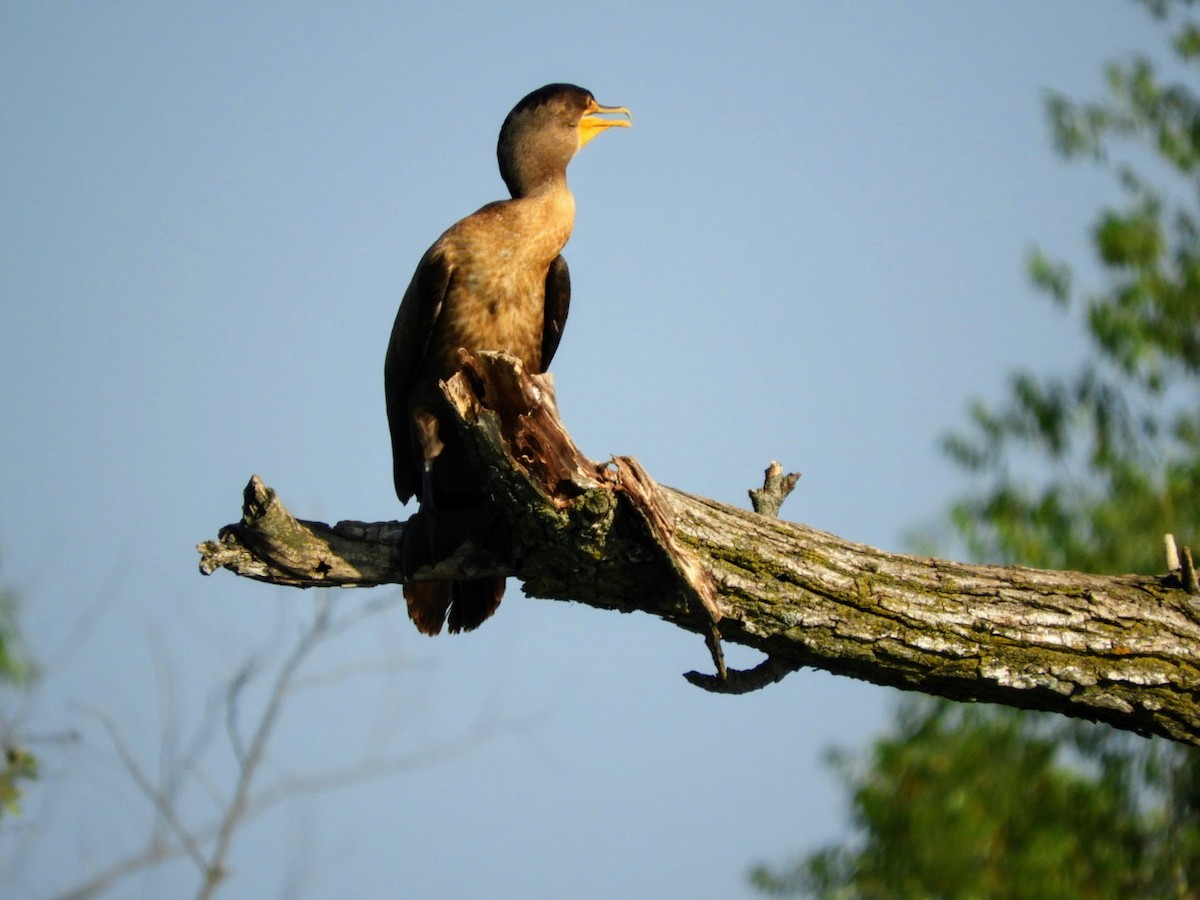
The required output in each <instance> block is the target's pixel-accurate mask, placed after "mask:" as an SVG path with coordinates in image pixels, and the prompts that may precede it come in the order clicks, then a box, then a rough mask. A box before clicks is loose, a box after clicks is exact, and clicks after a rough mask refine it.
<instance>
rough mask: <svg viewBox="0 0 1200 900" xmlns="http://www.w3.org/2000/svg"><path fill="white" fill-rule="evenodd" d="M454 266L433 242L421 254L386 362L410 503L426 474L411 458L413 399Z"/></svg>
mask: <svg viewBox="0 0 1200 900" xmlns="http://www.w3.org/2000/svg"><path fill="white" fill-rule="evenodd" d="M450 275H451V268H450V266H449V264H448V263H447V262H446V260H445V257H444V256H443V255H442V253H441V249H440V247H439V246H438V244H434V245H433V246H432V247H430V248H429V250H428V251H427V252H426V253H425V255H424V256H423V257H421V262H420V263H419V264H418V265H417V271H416V272H414V273H413V277H412V281H411V282H409V285H408V290H406V291H405V292H404V299H403V300H402V301H401V303H400V309H399V311H398V312H397V313H396V321H395V323H394V324H393V325H392V338H391V340H390V341H389V342H388V350H387V357H386V359H385V360H384V364H383V384H384V395H385V397H386V398H387V415H388V428H389V429H390V431H391V433H392V472H393V477H394V479H395V483H396V496H398V497H399V498H400V501H401V502H402V503H407V502H408V500H409V498H410V497H412V496H413V494H415V493H416V492H417V491H418V490H419V489H420V485H421V472H420V469H419V467H418V466H417V465H416V462H415V461H414V460H413V458H412V449H411V448H412V442H411V439H410V431H409V429H410V427H411V423H410V421H409V412H408V397H409V394H411V393H412V390H413V387H414V384H415V382H416V380H417V375H418V374H419V373H420V370H421V364H422V363H423V362H424V361H425V355H426V353H428V351H429V339H430V336H431V335H432V334H433V326H434V323H435V322H436V321H437V317H438V315H439V314H440V313H441V311H442V302H443V300H444V299H445V297H446V291H447V290H448V289H449V286H450Z"/></svg>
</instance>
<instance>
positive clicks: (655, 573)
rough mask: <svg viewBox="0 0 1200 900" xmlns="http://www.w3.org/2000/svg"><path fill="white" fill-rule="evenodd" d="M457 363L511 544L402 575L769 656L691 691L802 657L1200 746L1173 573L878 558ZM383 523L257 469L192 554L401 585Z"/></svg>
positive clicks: (457, 408) (1188, 617)
mask: <svg viewBox="0 0 1200 900" xmlns="http://www.w3.org/2000/svg"><path fill="white" fill-rule="evenodd" d="M465 362H466V368H465V371H464V372H463V373H461V374H460V375H458V376H456V377H455V378H453V379H451V381H450V382H448V383H447V384H446V386H445V394H446V398H447V401H448V403H449V407H450V409H451V410H453V412H454V414H455V415H456V416H457V418H458V423H459V427H460V428H461V430H462V434H463V436H464V438H465V439H466V440H467V441H468V442H469V445H470V446H471V447H472V448H473V449H474V452H475V453H476V454H477V456H478V460H479V464H480V466H481V467H482V470H483V471H487V472H488V473H489V475H490V477H491V478H492V489H493V492H494V494H495V496H496V497H497V498H498V499H499V500H500V501H501V502H502V503H503V505H504V508H505V509H506V510H507V511H508V515H509V519H510V521H509V525H510V527H511V533H512V535H513V539H512V552H511V555H510V558H509V559H508V560H495V559H488V558H486V557H484V556H483V555H482V554H481V553H480V552H479V551H478V550H476V549H475V548H473V547H471V546H470V545H467V546H464V547H463V548H461V549H460V551H459V552H458V553H456V554H455V557H454V558H453V559H450V560H447V561H445V562H443V563H440V564H439V565H438V566H437V569H436V570H428V571H422V572H419V573H417V575H416V576H415V577H420V578H438V577H440V578H446V577H469V576H472V575H479V574H484V573H507V574H512V575H515V576H516V577H517V578H519V579H520V580H521V581H522V582H523V583H524V589H525V592H526V593H527V594H528V595H530V596H534V597H542V598H547V599H558V600H571V601H575V602H579V603H586V604H588V605H590V606H595V607H598V608H601V609H613V610H618V611H621V612H631V611H633V610H638V611H641V612H647V613H650V614H652V615H655V616H658V617H659V618H662V619H666V620H667V621H669V622H671V623H673V624H675V625H677V626H678V627H680V628H684V629H687V630H689V631H693V632H696V633H698V634H701V635H704V636H706V638H708V639H709V640H710V644H711V642H712V635H713V634H714V629H719V633H720V636H721V637H722V638H723V639H724V640H727V641H734V642H736V643H740V644H745V645H747V646H750V647H754V648H756V649H759V650H761V651H763V652H764V653H766V654H767V657H768V659H767V661H766V662H765V663H763V664H762V665H761V666H758V667H756V668H755V669H752V670H750V671H748V672H741V673H738V672H731V673H729V678H728V679H721V678H719V677H716V678H714V677H713V676H700V675H695V674H694V673H693V674H692V675H691V676H690V678H691V680H692V681H693V682H694V683H697V684H700V685H701V686H703V687H706V688H709V689H715V690H722V691H725V692H742V691H746V690H752V689H755V688H757V687H762V686H764V685H766V684H770V683H772V682H773V681H778V680H779V679H780V678H782V677H783V676H784V675H786V673H787V672H789V671H792V670H795V669H797V668H800V667H803V666H812V667H815V668H821V669H825V670H827V671H830V672H834V673H837V674H842V675H849V676H851V677H854V678H861V679H865V680H867V681H871V682H874V683H876V684H883V685H892V686H895V687H900V688H906V689H911V690H919V691H923V692H926V693H930V694H936V695H940V696H944V697H950V698H953V699H958V700H985V701H990V702H996V703H1003V704H1006V705H1009V706H1015V707H1021V708H1030V709H1044V710H1050V711H1054V712H1059V713H1063V714H1065V715H1071V716H1078V717H1082V718H1088V719H1094V720H1099V721H1104V722H1108V723H1110V724H1112V725H1114V726H1116V727H1118V728H1124V729H1128V730H1131V731H1136V732H1139V733H1143V734H1159V735H1163V736H1166V737H1168V738H1171V739H1173V740H1177V741H1182V742H1184V743H1189V744H1193V745H1196V746H1200V703H1198V702H1197V691H1198V690H1200V613H1198V612H1197V610H1196V609H1195V608H1194V607H1193V602H1194V601H1193V598H1191V597H1189V595H1188V594H1187V592H1186V591H1185V590H1183V589H1182V587H1183V585H1182V582H1181V573H1180V572H1172V573H1170V574H1168V575H1166V576H1163V577H1146V576H1132V575H1131V576H1119V577H1109V576H1098V575H1087V574H1082V573H1077V572H1050V571H1041V570H1035V569H1027V568H1022V567H996V566H973V565H965V564H962V563H955V562H949V561H946V560H938V559H929V558H922V557H913V556H905V555H900V554H893V553H885V552H883V551H880V550H876V549H875V548H872V547H867V546H864V545H861V544H854V543H851V542H850V541H846V540H843V539H842V538H839V537H836V536H834V535H831V534H827V533H825V532H821V531H817V530H815V529H812V528H808V527H807V526H804V525H797V524H793V523H788V522H782V521H779V520H777V519H774V518H770V517H768V516H764V515H758V514H755V513H751V512H748V511H745V510H741V509H736V508H734V507H730V506H726V505H724V504H720V503H717V502H715V501H713V500H708V499H705V498H703V497H696V496H692V495H689V494H685V493H682V492H680V491H676V490H672V489H670V488H664V487H659V486H658V485H656V484H654V482H653V481H652V480H650V479H649V477H648V476H646V475H645V473H644V472H643V471H642V470H641V467H640V466H638V465H637V464H636V462H635V461H633V460H630V459H628V458H621V459H617V460H614V461H612V462H608V463H601V464H596V463H593V462H591V461H590V460H588V459H586V458H585V457H584V456H583V455H582V454H580V453H579V451H578V449H576V447H575V445H574V444H573V443H572V441H571V439H570V436H569V435H568V434H567V432H566V430H565V428H564V427H563V425H562V422H561V421H560V420H559V417H558V414H557V410H556V407H555V403H554V396H553V387H552V382H551V381H550V379H549V378H548V377H547V376H529V375H527V374H526V373H524V372H523V371H522V370H521V368H520V366H519V365H518V364H517V363H516V362H515V361H514V360H512V359H511V358H510V357H506V356H504V355H501V354H480V355H479V356H478V357H472V358H468V359H466V360H465ZM497 410H500V411H501V412H497ZM776 474H777V475H780V474H781V473H776ZM792 484H793V485H794V481H793V482H792ZM784 487H788V486H787V485H781V486H780V492H782V494H783V496H786V491H783V490H782V489H783V488H784ZM767 488H768V490H769V489H770V485H769V484H768V486H767ZM789 489H790V488H789ZM402 528H403V525H402V524H401V523H396V522H385V523H378V524H364V523H359V522H353V523H345V522H343V523H338V524H337V525H335V526H333V527H332V528H330V527H329V526H327V525H323V524H321V523H315V522H304V521H302V520H298V519H295V518H293V517H292V516H291V515H290V514H289V513H288V512H287V510H286V509H284V507H283V505H282V504H281V503H280V502H279V500H278V498H277V497H276V496H275V495H274V492H272V491H271V490H270V489H268V488H266V487H265V486H264V485H263V484H262V482H261V481H260V480H259V479H258V478H257V477H255V478H253V479H252V480H251V482H250V484H249V486H248V487H247V488H246V503H245V505H244V507H243V518H242V521H241V522H239V523H237V524H234V525H230V526H227V527H226V528H224V529H222V531H221V535H220V537H219V539H218V540H216V541H208V542H205V543H203V544H201V545H200V546H199V548H198V549H199V550H200V553H201V557H202V559H201V570H202V571H203V572H205V573H206V574H207V573H210V572H212V571H214V570H215V569H216V568H218V567H222V566H223V567H225V568H228V569H230V570H232V571H234V572H236V573H237V574H241V575H247V576H249V577H252V578H258V579H261V580H265V581H270V582H273V583H276V584H288V585H295V586H300V587H318V586H334V585H337V586H343V587H345V586H370V585H376V584H385V583H398V582H400V581H401V580H402V576H401V574H400V571H399V568H398V566H397V565H396V559H395V547H396V546H397V543H398V538H399V535H400V533H401V530H402Z"/></svg>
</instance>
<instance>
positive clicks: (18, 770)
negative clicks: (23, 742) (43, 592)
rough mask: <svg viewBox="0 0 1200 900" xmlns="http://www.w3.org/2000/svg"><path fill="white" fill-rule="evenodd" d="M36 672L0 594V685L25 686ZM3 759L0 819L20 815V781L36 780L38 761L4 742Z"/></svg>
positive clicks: (10, 605)
mask: <svg viewBox="0 0 1200 900" xmlns="http://www.w3.org/2000/svg"><path fill="white" fill-rule="evenodd" d="M35 674H36V672H35V668H34V665H33V663H32V662H31V660H30V659H29V657H28V656H27V655H26V654H25V652H24V645H23V643H22V641H21V635H20V632H19V631H18V630H17V622H16V603H15V601H14V600H13V598H12V596H11V595H10V594H8V593H6V592H4V591H0V685H3V686H4V687H5V688H6V689H9V690H11V689H13V688H21V687H25V686H27V685H28V684H29V683H30V682H31V681H32V680H33V678H34V676H35ZM3 749H4V760H3V764H2V765H0V819H2V818H3V817H4V815H5V814H12V813H18V812H20V799H21V782H23V781H32V780H34V779H36V778H37V759H36V758H35V757H34V756H33V754H31V753H30V752H29V751H28V750H26V749H24V748H23V747H19V746H17V745H15V744H13V743H11V742H10V739H9V738H8V737H5V739H4V747H3Z"/></svg>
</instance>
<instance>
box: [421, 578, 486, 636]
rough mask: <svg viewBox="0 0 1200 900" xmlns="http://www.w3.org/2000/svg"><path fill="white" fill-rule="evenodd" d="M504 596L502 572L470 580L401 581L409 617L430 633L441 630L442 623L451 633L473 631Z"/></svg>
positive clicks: (438, 632)
mask: <svg viewBox="0 0 1200 900" xmlns="http://www.w3.org/2000/svg"><path fill="white" fill-rule="evenodd" d="M503 596H504V577H503V576H497V577H493V578H476V579H472V580H471V581H412V582H409V583H407V584H405V585H404V599H405V601H406V602H407V603H408V617H409V618H410V619H412V621H413V624H414V625H416V626H417V631H419V632H421V634H428V635H430V636H432V635H435V634H440V633H441V630H442V625H443V624H446V625H448V626H449V629H450V633H451V634H457V633H458V632H460V631H474V630H475V629H476V628H478V627H479V626H480V625H482V624H483V623H484V622H485V621H487V619H488V618H490V617H491V615H492V613H494V612H495V611H496V609H497V608H498V607H499V606H500V598H501V597H503Z"/></svg>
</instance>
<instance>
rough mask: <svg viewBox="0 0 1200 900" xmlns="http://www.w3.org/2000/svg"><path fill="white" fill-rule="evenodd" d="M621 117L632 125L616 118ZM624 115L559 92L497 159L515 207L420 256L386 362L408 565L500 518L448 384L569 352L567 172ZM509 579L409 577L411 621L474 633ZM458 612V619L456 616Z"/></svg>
mask: <svg viewBox="0 0 1200 900" xmlns="http://www.w3.org/2000/svg"><path fill="white" fill-rule="evenodd" d="M611 114H623V115H624V116H625V118H624V119H619V118H618V119H614V118H605V115H611ZM629 124H630V116H629V111H628V110H627V109H625V108H624V107H611V106H601V105H600V104H598V103H597V102H596V99H595V98H594V97H593V96H592V95H591V93H590V92H589V91H586V90H584V89H583V88H580V87H576V86H575V85H571V84H548V85H546V86H545V87H542V88H538V89H537V90H536V91H534V92H533V93H531V94H529V95H528V96H527V97H525V98H524V99H523V100H521V102H520V103H518V104H517V105H516V106H515V107H514V108H513V110H512V112H510V113H509V114H508V117H507V118H506V119H505V120H504V125H503V126H502V127H501V129H500V140H499V142H498V144H497V147H496V155H497V157H498V159H499V162H500V174H501V176H502V177H503V178H504V183H505V184H506V185H507V186H508V190H509V192H510V193H511V194H512V199H511V200H503V201H498V202H496V203H489V204H488V205H487V206H485V207H483V208H482V209H480V210H479V211H478V212H476V213H473V214H472V215H470V216H468V217H467V218H465V219H463V220H462V221H460V222H458V223H457V224H455V225H453V226H451V227H450V228H449V229H448V230H447V231H446V232H445V233H444V234H443V235H442V236H441V237H440V238H438V239H437V241H436V242H435V243H434V245H433V246H432V247H430V248H429V250H427V251H426V253H425V255H424V256H423V257H422V258H421V262H420V263H419V264H418V265H417V271H416V272H415V273H414V275H413V278H412V282H411V283H410V284H409V286H408V290H407V291H405V293H404V299H403V301H402V302H401V304H400V311H399V312H398V313H397V314H396V323H395V325H394V326H393V328H392V338H391V342H390V344H389V345H388V351H387V360H386V363H385V364H384V388H385V392H386V395H387V411H388V424H389V426H390V428H391V434H392V460H393V469H394V476H395V482H396V494H397V496H398V497H399V498H400V500H401V501H402V502H408V500H409V499H410V498H411V497H413V496H414V495H419V497H420V501H421V509H420V512H419V513H418V514H417V515H415V516H413V517H412V518H411V519H410V520H409V525H408V527H407V528H406V530H405V542H404V544H405V545H404V547H403V548H402V549H403V556H404V558H405V565H406V567H407V568H408V569H409V570H412V569H415V568H417V567H419V566H420V565H422V564H425V563H428V562H433V561H436V560H437V559H438V558H441V557H442V556H444V555H446V554H448V553H449V552H450V551H452V550H453V549H454V547H455V546H457V544H458V543H459V542H461V540H462V539H464V538H470V539H472V540H474V541H475V543H477V544H480V543H482V544H484V545H487V543H488V541H489V538H492V537H494V534H492V533H494V532H496V531H499V530H500V528H499V523H498V521H497V518H498V511H497V510H495V509H494V508H493V506H492V504H491V503H490V501H489V499H488V496H487V492H486V489H485V488H483V487H482V486H481V484H480V482H479V478H478V476H477V475H476V474H474V473H473V472H472V471H471V470H470V467H469V465H468V463H467V461H466V460H465V459H464V458H463V454H462V453H461V451H459V450H458V449H457V447H456V446H455V439H454V435H453V433H452V432H451V430H450V429H448V428H445V427H443V426H442V425H441V422H440V421H439V415H440V413H441V410H442V409H444V405H443V404H444V401H443V399H442V396H441V392H440V390H439V388H438V382H439V381H440V380H443V379H446V378H449V377H450V376H451V375H453V374H454V372H455V371H456V370H457V369H458V368H459V365H458V362H457V352H458V349H459V348H465V349H467V350H470V351H480V350H505V351H508V352H509V353H512V354H513V355H514V356H516V357H518V358H519V359H520V360H521V361H522V363H524V365H525V368H526V369H527V370H529V371H531V372H544V371H545V370H546V367H547V366H548V365H549V363H550V359H551V358H552V357H553V356H554V351H555V350H556V349H557V348H558V342H559V339H560V338H561V336H562V329H563V324H564V323H565V322H566V318H567V306H568V302H569V300H570V294H571V283H570V277H569V275H568V274H567V264H566V262H565V261H564V260H563V258H562V256H560V255H559V254H560V253H561V251H562V248H563V246H564V245H565V244H566V243H567V239H568V238H569V237H570V236H571V228H572V225H573V224H574V220H575V200H574V198H573V197H572V196H571V192H570V190H569V189H568V188H567V164H568V163H569V162H570V161H571V158H572V157H573V156H574V155H575V154H576V153H577V152H578V151H579V149H580V148H581V147H582V146H583V145H584V144H586V143H587V142H588V141H590V140H591V139H592V138H594V137H595V136H596V135H597V134H599V133H600V132H601V131H603V130H605V129H606V128H611V127H613V126H614V125H616V126H628V125H629ZM503 593H504V578H502V577H500V578H486V579H476V580H471V581H451V582H442V581H425V582H411V581H410V582H408V583H406V584H405V585H404V596H405V599H406V600H407V602H408V614H409V616H410V617H411V618H412V620H413V623H414V624H415V625H416V626H417V629H418V630H419V631H421V632H423V633H424V634H430V635H432V634H437V633H438V632H440V631H441V630H442V624H443V622H445V621H446V620H447V618H448V623H449V628H450V631H451V632H457V631H470V630H471V629H473V628H477V627H478V626H479V625H480V624H481V623H482V622H483V621H484V620H485V619H487V618H488V616H490V615H491V614H492V613H493V612H495V611H496V607H497V606H499V604H500V598H501V596H502V595H503ZM447 614H448V615H447Z"/></svg>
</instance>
